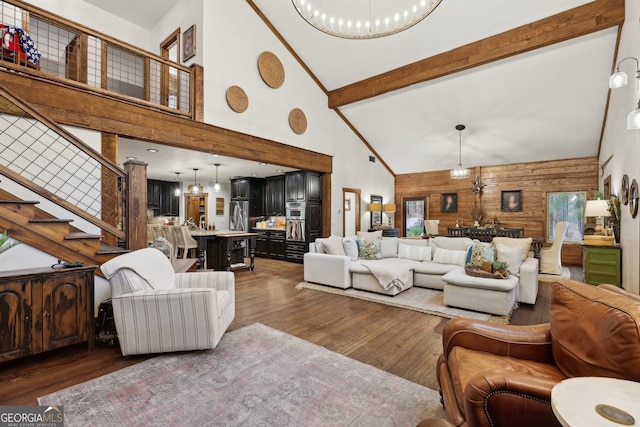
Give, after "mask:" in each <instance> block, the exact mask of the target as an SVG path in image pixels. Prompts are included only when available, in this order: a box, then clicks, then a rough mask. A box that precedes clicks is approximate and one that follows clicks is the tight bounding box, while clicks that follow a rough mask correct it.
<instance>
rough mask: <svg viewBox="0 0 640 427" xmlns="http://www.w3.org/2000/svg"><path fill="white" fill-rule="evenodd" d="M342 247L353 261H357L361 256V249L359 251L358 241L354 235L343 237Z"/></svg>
mask: <svg viewBox="0 0 640 427" xmlns="http://www.w3.org/2000/svg"><path fill="white" fill-rule="evenodd" d="M342 247H343V249H344V253H345V255H346V256H348V257H349V258H351V261H355V260H357V259H358V257H359V256H360V251H358V243H357V242H356V239H354V238H352V237H345V238H344V239H342Z"/></svg>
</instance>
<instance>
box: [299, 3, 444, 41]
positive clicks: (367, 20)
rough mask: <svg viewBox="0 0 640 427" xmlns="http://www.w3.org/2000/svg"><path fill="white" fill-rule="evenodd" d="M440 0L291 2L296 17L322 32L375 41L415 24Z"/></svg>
mask: <svg viewBox="0 0 640 427" xmlns="http://www.w3.org/2000/svg"><path fill="white" fill-rule="evenodd" d="M441 1H442V0H291V2H292V3H293V6H294V7H295V8H296V11H298V13H299V14H300V16H301V17H302V18H303V19H304V20H305V21H307V23H309V24H310V25H312V26H313V27H315V28H316V29H318V30H320V31H322V32H323V33H326V34H329V35H331V36H335V37H341V38H344V39H375V38H378V37H384V36H390V35H392V34H396V33H399V32H400V31H404V30H406V29H409V28H411V27H413V26H414V25H416V24H417V23H418V22H420V21H422V20H423V19H424V18H426V17H427V16H428V15H429V14H431V12H433V11H434V10H435V8H436V7H438V5H439V4H440V2H441Z"/></svg>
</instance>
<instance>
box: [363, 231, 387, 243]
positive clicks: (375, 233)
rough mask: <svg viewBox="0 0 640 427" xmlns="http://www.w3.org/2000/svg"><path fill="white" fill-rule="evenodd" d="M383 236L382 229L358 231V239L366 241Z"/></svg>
mask: <svg viewBox="0 0 640 427" xmlns="http://www.w3.org/2000/svg"><path fill="white" fill-rule="evenodd" d="M380 238H382V230H378V231H371V232H369V231H358V240H364V241H365V242H373V241H374V240H376V239H380Z"/></svg>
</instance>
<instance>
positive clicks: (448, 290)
mask: <svg viewBox="0 0 640 427" xmlns="http://www.w3.org/2000/svg"><path fill="white" fill-rule="evenodd" d="M442 280H444V282H445V285H444V303H445V304H446V305H451V306H454V307H460V308H466V309H468V310H474V311H482V312H484V313H491V314H496V315H499V316H506V315H508V314H509V313H511V309H512V308H513V305H514V303H515V301H516V289H517V287H518V278H517V277H516V276H513V275H511V276H509V278H507V279H487V278H484V277H475V276H469V275H468V274H466V273H465V272H464V269H457V270H453V271H450V272H448V273H447V274H445V275H444V276H442Z"/></svg>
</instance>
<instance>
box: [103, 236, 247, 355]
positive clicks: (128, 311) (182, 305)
mask: <svg viewBox="0 0 640 427" xmlns="http://www.w3.org/2000/svg"><path fill="white" fill-rule="evenodd" d="M100 269H101V270H102V272H103V273H104V276H105V277H106V278H107V280H109V283H110V285H111V293H112V301H113V317H114V320H115V323H116V330H117V331H118V339H119V341H120V349H121V350H122V355H123V356H126V355H131V354H144V353H163V352H171V351H183V350H203V349H210V348H215V347H216V345H218V342H219V341H220V339H221V338H222V335H223V334H224V332H225V331H226V330H227V328H228V327H229V325H230V324H231V322H232V321H233V318H234V317H235V280H234V276H233V273H231V272H227V271H216V272H195V273H175V271H174V269H173V265H172V264H171V262H170V261H169V260H168V259H167V258H166V257H165V256H164V255H163V254H162V253H161V252H160V251H158V250H157V249H154V248H145V249H140V250H137V251H133V252H130V253H127V254H124V255H120V256H118V257H116V258H113V259H111V260H110V261H108V262H106V263H104V264H102V266H101V267H100Z"/></svg>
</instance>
